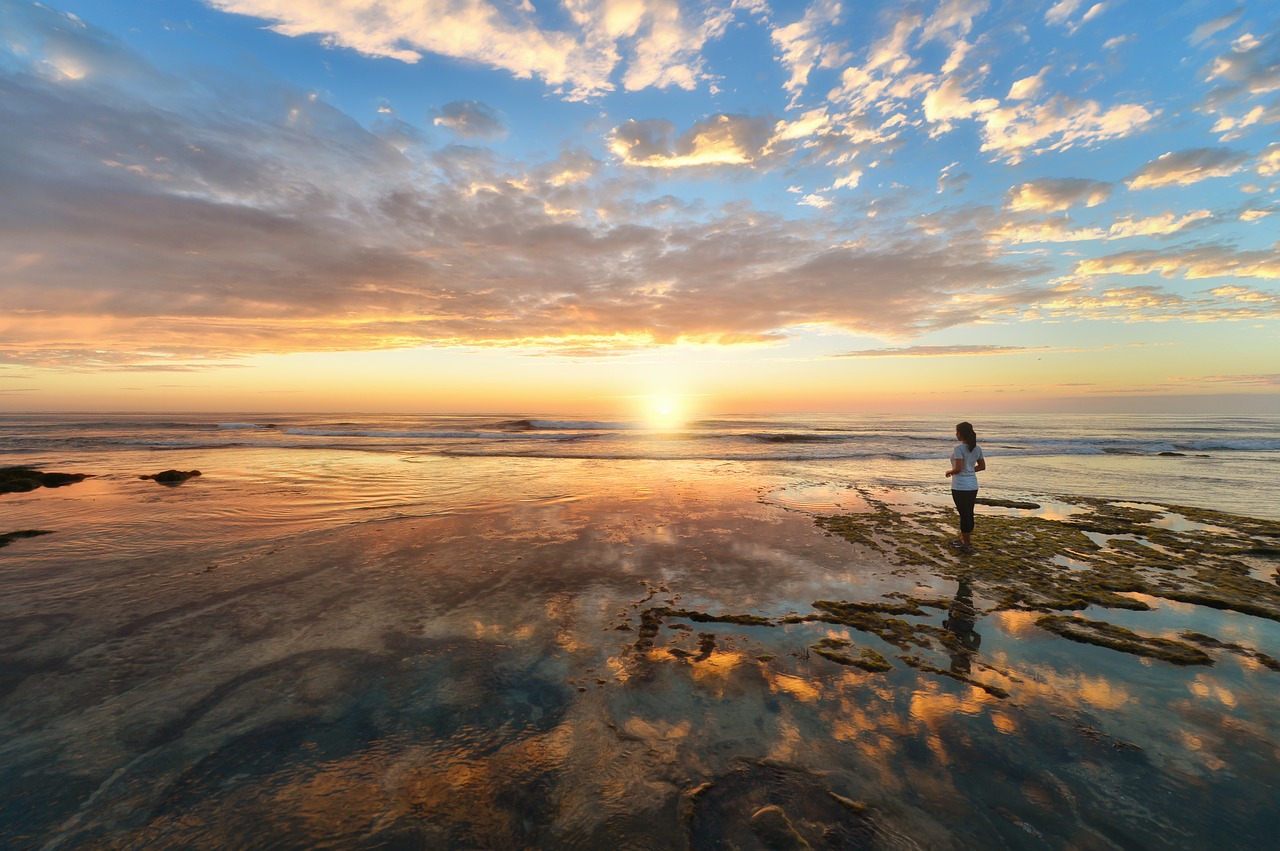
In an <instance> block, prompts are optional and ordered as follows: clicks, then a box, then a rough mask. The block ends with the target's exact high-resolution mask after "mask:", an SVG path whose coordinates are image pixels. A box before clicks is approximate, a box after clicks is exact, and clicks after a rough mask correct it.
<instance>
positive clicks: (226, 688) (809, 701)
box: [0, 449, 1280, 848]
mask: <svg viewBox="0 0 1280 851" xmlns="http://www.w3.org/2000/svg"><path fill="white" fill-rule="evenodd" d="M68 457H69V458H70V459H71V460H72V462H74V463H75V464H77V465H86V464H87V465H90V466H92V467H93V469H92V470H90V469H89V467H86V466H77V467H76V469H83V470H84V471H86V472H90V471H93V472H98V473H99V474H100V475H99V476H98V477H95V478H94V479H89V480H86V481H85V482H82V483H80V484H77V485H73V486H69V487H66V488H61V489H57V490H42V491H37V492H33V493H30V494H15V495H6V496H4V497H3V500H4V501H3V502H0V511H3V512H4V522H3V523H0V526H3V527H4V529H0V531H4V530H8V529H18V528H47V529H52V530H54V531H55V533H54V534H52V535H47V536H43V537H39V538H32V539H26V540H20V541H17V542H15V543H13V544H11V545H10V546H8V547H6V548H4V549H0V582H3V587H4V588H5V589H6V593H5V595H4V596H3V599H0V660H2V661H3V668H2V670H3V674H2V675H0V741H2V742H3V744H2V745H0V748H2V751H0V784H2V786H3V790H4V795H3V796H0V845H3V846H5V847H15V848H79V847H111V848H194V847H206V848H212V847H241V848H290V847H298V848H301V847H317V848H444V847H454V848H601V847H617V848H685V847H692V848H731V847H737V848H768V847H789V846H788V843H792V845H791V846H790V847H800V846H798V845H795V843H796V842H798V841H799V840H800V839H803V841H805V842H807V843H808V844H809V845H810V846H812V847H815V848H948V847H954V848H977V847H983V848H987V847H1050V848H1066V847H1073V848H1138V847H1162V848H1204V847H1217V846H1222V845H1232V846H1235V847H1264V846H1266V845H1267V844H1268V843H1269V842H1270V841H1271V839H1272V837H1273V836H1274V834H1275V832H1276V831H1277V830H1278V829H1280V811H1278V810H1277V808H1276V807H1275V801H1276V800H1277V794H1278V792H1280V788H1278V786H1280V769H1278V768H1277V766H1280V713H1277V712H1276V706H1277V705H1280V671H1275V670H1272V669H1270V668H1268V667H1267V666H1266V665H1265V664H1262V663H1261V662H1259V661H1258V660H1257V659H1256V658H1253V657H1248V656H1245V655H1240V654H1235V653H1225V652H1224V653H1220V654H1219V653H1215V654H1214V657H1213V661H1214V664H1212V665H1211V666H1196V667H1180V666H1177V665H1173V664H1170V663H1167V662H1163V661H1159V660H1157V659H1151V658H1145V657H1140V656H1134V655H1131V654H1128V653H1122V652H1117V651H1116V650H1113V649H1109V648H1106V647H1099V646H1093V645H1088V644H1081V643H1077V642H1073V641H1068V640H1065V639H1064V638H1061V637H1059V636H1057V635H1054V634H1052V633H1050V632H1047V631H1045V630H1044V629H1042V628H1040V627H1038V626H1036V625H1035V621H1036V619H1037V618H1038V617H1039V615H1040V613H1037V612H1027V611H1000V610H996V603H995V601H994V600H992V599H989V598H988V597H986V596H984V588H983V587H982V585H981V584H980V583H975V582H971V581H967V580H965V579H964V578H963V574H962V572H957V571H952V570H950V569H947V570H931V569H927V568H923V567H911V566H903V565H902V564H897V563H893V562H892V561H890V560H888V559H887V558H885V557H884V556H883V555H881V554H879V553H877V552H876V551H875V550H874V549H870V548H868V547H861V546H858V545H856V544H853V543H851V542H850V541H848V540H845V539H843V538H841V537H839V536H833V535H828V534H826V533H825V532H824V531H823V530H822V529H821V528H819V527H818V526H817V525H815V523H814V514H815V513H819V514H830V513H850V514H855V515H856V514H859V513H865V512H868V511H870V510H871V508H870V507H869V506H868V504H867V503H866V501H865V500H864V499H863V498H862V497H861V496H860V495H859V492H858V491H857V490H854V489H850V488H848V487H847V486H846V484H844V483H841V482H840V481H838V480H833V481H824V480H821V479H818V478H815V477H814V476H813V475H812V471H808V472H806V473H805V474H804V475H798V474H796V473H795V471H792V470H788V469H787V468H786V466H785V465H781V464H777V465H767V466H766V465H758V466H751V465H749V464H743V463H737V462H713V461H702V462H658V461H606V460H581V461H579V460H565V459H556V460H554V461H547V460H536V459H535V460H521V461H519V462H518V463H515V464H513V463H512V462H511V461H510V459H500V458H499V459H495V458H447V457H445V458H441V457H433V458H421V457H413V456H397V455H394V454H386V455H377V456H373V455H367V454H366V455H356V454H354V453H346V454H344V453H342V452H340V451H338V450H335V451H333V452H331V453H315V454H313V455H312V456H309V458H308V460H306V461H305V462H299V461H297V460H296V459H292V458H291V459H289V460H288V461H282V460H280V457H279V456H278V455H276V454H273V452H272V450H270V449H245V450H243V451H242V452H238V453H237V454H236V455H235V456H233V457H234V462H235V463H234V464H229V463H228V458H229V457H230V456H228V454H227V453H226V452H225V451H223V452H220V453H219V454H218V455H216V456H213V455H211V456H209V457H200V456H199V455H189V456H186V457H184V461H191V462H192V463H190V464H188V465H187V466H193V467H194V466H199V467H200V468H201V469H202V470H204V471H205V475H203V476H201V477H200V478H198V479H193V480H191V481H189V482H187V483H186V484H184V485H182V486H180V487H176V488H166V487H162V486H158V485H156V484H154V483H152V482H144V481H140V480H138V479H137V478H136V475H137V474H140V473H150V472H156V470H158V469H161V468H163V466H167V465H165V464H160V465H157V464H156V463H155V461H154V460H152V459H151V458H150V457H149V456H147V455H145V454H142V453H138V454H135V455H132V456H128V455H113V456H111V457H110V458H109V459H108V458H96V459H94V458H76V457H74V456H68ZM153 468H154V469H153ZM60 469H61V468H60ZM879 496H880V497H881V498H883V499H884V501H885V503H886V504H891V505H893V506H895V507H896V508H898V509H900V510H902V511H904V512H910V511H913V510H921V506H926V507H927V506H930V505H937V504H944V503H943V502H942V501H943V500H944V499H945V498H946V494H945V491H944V490H943V489H942V488H941V486H940V487H939V488H938V489H937V490H936V492H931V493H918V492H913V493H908V492H905V491H893V492H889V491H884V492H879ZM989 510H990V511H991V512H993V513H1000V512H1001V511H1002V510H1001V509H989ZM1054 510H1057V509H1055V508H1054V506H1053V505H1052V504H1046V506H1045V507H1044V508H1043V509H1042V511H1047V512H1050V513H1051V512H1052V511H1054ZM1063 510H1068V509H1063ZM1005 513H1007V512H1005ZM981 519H982V518H981V516H980V517H979V523H981ZM1161 520H1162V522H1169V521H1168V518H1167V517H1165V516H1163V515H1162V518H1161ZM1202 525H1203V524H1202ZM1210 531H1211V530H1209V531H1206V534H1209V533H1210ZM979 532H981V526H980V528H979ZM1064 558H1067V559H1068V560H1069V558H1070V556H1069V554H1068V555H1064ZM1255 568H1256V565H1255ZM957 577H960V578H957ZM1263 578H1266V577H1263ZM1271 579H1274V573H1273V574H1272V576H1271ZM907 598H911V599H915V600H917V601H924V602H923V603H922V604H921V607H920V608H919V610H918V611H919V613H918V614H902V615H899V616H898V617H900V619H902V620H904V621H906V622H909V623H911V624H915V625H929V626H931V627H934V628H936V630H937V633H936V635H938V636H943V635H945V636H950V638H949V639H947V641H946V642H942V640H941V638H939V639H938V641H939V643H936V644H935V645H934V648H933V649H932V650H930V649H928V648H923V647H921V648H911V649H909V650H908V651H904V650H903V648H902V647H899V646H896V645H894V644H891V643H889V642H887V641H885V640H883V639H882V638H880V637H878V636H877V635H875V634H872V633H869V632H866V631H864V630H860V629H854V628H851V627H849V626H847V625H842V624H837V623H829V622H822V621H818V620H806V619H804V618H806V617H807V616H810V615H813V614H814V613H815V612H816V611H818V610H817V609H816V608H815V606H814V603H815V602H817V601H849V602H853V601H878V603H880V604H892V605H902V601H903V600H905V599H907ZM1145 600H1146V602H1147V603H1148V604H1149V605H1150V606H1151V609H1152V610H1151V611H1144V612H1141V613H1138V612H1129V611H1125V610H1119V609H1108V610H1106V611H1105V613H1103V614H1105V618H1102V615H1100V614H1099V613H1098V612H1095V611H1092V610H1090V611H1086V612H1083V613H1082V614H1083V615H1085V616H1087V617H1100V618H1102V619H1105V620H1107V621H1109V622H1111V623H1113V624H1117V625H1120V626H1126V625H1128V626H1130V627H1132V628H1133V629H1138V628H1139V623H1140V624H1141V629H1142V631H1144V632H1146V633H1151V632H1152V631H1153V629H1154V630H1155V631H1157V632H1160V633H1162V634H1169V635H1172V634H1174V633H1175V632H1176V631H1178V630H1185V629H1194V630H1197V631H1199V632H1204V633H1209V634H1212V635H1214V636H1217V637H1218V638H1220V639H1223V640H1227V641H1233V642H1239V643H1241V644H1243V645H1248V646H1249V647H1251V648H1255V649H1256V650H1257V651H1259V652H1261V653H1264V654H1269V655H1270V656H1271V657H1280V623H1277V622H1276V621H1274V620H1269V619H1266V618H1262V617H1255V616H1249V615H1244V614H1240V613H1237V612H1231V611H1222V610H1218V609H1209V608H1205V607H1203V606H1198V605H1194V604H1190V603H1180V602H1174V601H1171V600H1167V599H1163V598H1155V597H1147V598H1145ZM1139 615H1140V616H1141V620H1140V621H1139V620H1138V618H1139ZM747 616H750V617H747ZM824 642H825V643H824ZM815 648H835V649H836V650H837V651H838V652H837V654H836V655H841V654H844V655H846V656H849V657H858V654H859V652H860V651H862V650H871V651H875V653H877V654H879V655H880V656H881V657H882V658H883V659H884V660H885V661H887V663H888V670H880V671H877V670H863V669H862V668H860V667H857V666H856V665H851V664H841V663H840V662H838V661H833V660H832V658H828V657H827V656H823V655H821V654H819V653H818V652H815ZM907 656H911V657H912V658H914V659H915V660H916V662H915V664H908V663H907V662H905V661H904V657H907ZM975 683H977V684H975ZM983 686H986V687H985V688H984V687H983Z"/></svg>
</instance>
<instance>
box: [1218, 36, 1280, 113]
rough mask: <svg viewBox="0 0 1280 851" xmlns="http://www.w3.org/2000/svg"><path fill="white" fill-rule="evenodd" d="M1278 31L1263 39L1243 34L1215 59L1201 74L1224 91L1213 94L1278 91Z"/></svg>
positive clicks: (1253, 93)
mask: <svg viewBox="0 0 1280 851" xmlns="http://www.w3.org/2000/svg"><path fill="white" fill-rule="evenodd" d="M1277 46H1280V32H1270V33H1268V34H1267V35H1266V36H1264V37H1263V38H1260V39H1259V38H1254V37H1253V36H1252V35H1244V36H1242V37H1240V38H1239V39H1237V40H1236V41H1235V43H1234V44H1232V46H1231V49H1230V50H1229V51H1227V52H1226V53H1223V54H1221V55H1219V56H1218V57H1216V58H1215V59H1214V61H1213V62H1212V63H1211V64H1210V65H1209V68H1208V69H1207V73H1206V74H1205V81H1206V82H1215V81H1220V82H1221V83H1222V84H1223V85H1224V86H1225V87H1226V88H1225V90H1223V91H1219V92H1216V93H1215V97H1216V98H1217V99H1218V100H1221V99H1222V98H1224V97H1227V96H1237V95H1262V94H1268V93H1270V92H1274V91H1277V90H1280V56H1277Z"/></svg>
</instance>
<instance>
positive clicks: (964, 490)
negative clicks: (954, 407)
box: [947, 423, 987, 553]
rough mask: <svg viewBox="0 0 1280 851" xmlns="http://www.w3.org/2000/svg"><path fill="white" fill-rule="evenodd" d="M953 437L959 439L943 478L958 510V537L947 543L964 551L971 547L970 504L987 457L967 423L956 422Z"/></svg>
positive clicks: (975, 496) (971, 511)
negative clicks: (949, 483) (948, 480)
mask: <svg viewBox="0 0 1280 851" xmlns="http://www.w3.org/2000/svg"><path fill="white" fill-rule="evenodd" d="M956 440H958V441H960V442H959V443H958V444H956V448H955V449H953V450H952V451H951V469H950V470H947V478H949V479H951V499H952V500H953V501H954V502H955V504H956V511H959V512H960V537H959V538H957V539H956V540H954V541H952V542H951V546H953V547H955V548H956V549H958V550H960V551H961V552H965V553H967V552H969V551H970V550H971V549H972V545H971V544H970V543H969V536H970V535H972V534H973V506H974V504H975V503H976V502H977V501H978V473H980V472H982V471H983V470H985V469H987V461H986V459H985V458H983V457H982V450H981V449H980V448H979V447H978V435H977V433H976V432H975V431H974V430H973V425H972V424H971V423H960V424H959V425H957V426H956Z"/></svg>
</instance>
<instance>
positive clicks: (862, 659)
mask: <svg viewBox="0 0 1280 851" xmlns="http://www.w3.org/2000/svg"><path fill="white" fill-rule="evenodd" d="M852 644H853V642H850V641H845V640H843V639H839V638H824V639H822V640H821V641H819V642H818V643H817V644H815V645H813V646H812V647H811V648H810V649H811V650H812V651H813V652H814V653H816V654H817V655H819V656H821V657H822V658H824V659H828V660H830V661H832V662H835V663H836V664H838V665H849V666H852V667H854V668H861V669H862V670H864V671H868V672H871V673H879V672H883V671H892V670H893V665H890V664H889V660H888V659H886V658H884V657H883V656H881V655H880V654H879V653H877V652H876V651H874V650H872V649H871V648H869V647H863V648H860V650H861V652H860V653H859V655H857V656H850V655H849V654H848V653H845V652H844V649H845V648H846V647H850V646H852Z"/></svg>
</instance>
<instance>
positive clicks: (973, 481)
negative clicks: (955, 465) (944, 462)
mask: <svg viewBox="0 0 1280 851" xmlns="http://www.w3.org/2000/svg"><path fill="white" fill-rule="evenodd" d="M981 457H982V447H981V446H975V447H973V449H970V448H969V447H968V446H966V445H965V444H963V443H957V444H956V448H955V449H953V450H951V460H953V461H956V460H958V461H959V462H960V472H958V473H955V474H954V475H952V476H951V489H952V490H953V491H976V490H977V489H978V474H977V473H976V472H974V469H973V465H974V464H975V463H976V462H977V460H978V459H979V458H981Z"/></svg>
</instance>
